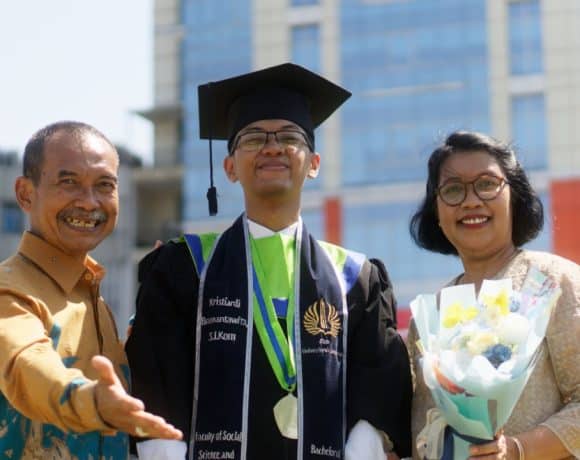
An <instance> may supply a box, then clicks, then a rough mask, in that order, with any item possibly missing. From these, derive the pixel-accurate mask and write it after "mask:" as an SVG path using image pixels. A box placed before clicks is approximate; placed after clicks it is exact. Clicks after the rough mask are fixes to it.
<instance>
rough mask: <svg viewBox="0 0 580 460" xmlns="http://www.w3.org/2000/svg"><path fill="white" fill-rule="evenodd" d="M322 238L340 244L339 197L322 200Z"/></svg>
mask: <svg viewBox="0 0 580 460" xmlns="http://www.w3.org/2000/svg"><path fill="white" fill-rule="evenodd" d="M324 239H325V241H328V242H329V243H333V244H337V245H341V244H342V203H341V202H340V198H327V199H326V200H325V202H324Z"/></svg>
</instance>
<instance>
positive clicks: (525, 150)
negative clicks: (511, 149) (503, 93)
mask: <svg viewBox="0 0 580 460" xmlns="http://www.w3.org/2000/svg"><path fill="white" fill-rule="evenodd" d="M511 124H512V140H513V142H514V144H515V147H516V150H517V152H518V158H519V159H520V161H521V163H522V165H523V166H524V168H526V169H541V168H546V167H547V166H548V138H547V128H546V108H545V100H544V95H543V94H527V95H522V96H514V97H513V98H512V101H511Z"/></svg>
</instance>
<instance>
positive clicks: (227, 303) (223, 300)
mask: <svg viewBox="0 0 580 460" xmlns="http://www.w3.org/2000/svg"><path fill="white" fill-rule="evenodd" d="M208 300H209V306H210V307H232V308H240V307H241V306H242V303H241V302H240V299H230V298H229V297H211V298H210V299H208Z"/></svg>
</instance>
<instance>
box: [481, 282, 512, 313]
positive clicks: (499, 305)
mask: <svg viewBox="0 0 580 460" xmlns="http://www.w3.org/2000/svg"><path fill="white" fill-rule="evenodd" d="M483 303H484V304H485V306H486V307H487V308H488V309H490V310H492V311H493V313H496V314H499V315H501V316H505V315H507V314H508V313H509V312H510V299H509V297H508V293H507V291H506V290H505V289H502V290H501V291H499V293H498V294H497V295H495V296H494V295H485V296H483Z"/></svg>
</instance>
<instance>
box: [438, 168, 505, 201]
mask: <svg viewBox="0 0 580 460" xmlns="http://www.w3.org/2000/svg"><path fill="white" fill-rule="evenodd" d="M507 183H508V181H507V180H505V179H504V178H503V177H497V176H494V175H491V174H482V175H480V176H478V177H476V178H475V179H474V180H472V181H469V182H464V181H460V180H458V179H451V180H449V181H447V182H445V183H444V184H443V185H441V186H439V187H438V188H437V195H439V198H441V200H442V201H443V202H444V203H445V204H447V205H449V206H459V205H460V204H461V203H463V202H464V201H465V198H467V186H468V185H471V186H472V187H473V192H474V193H475V195H477V197H478V198H479V199H480V200H483V201H490V200H493V199H494V198H496V197H497V196H498V195H499V194H500V192H501V191H502V190H503V188H504V187H505V185H506V184H507Z"/></svg>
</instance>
